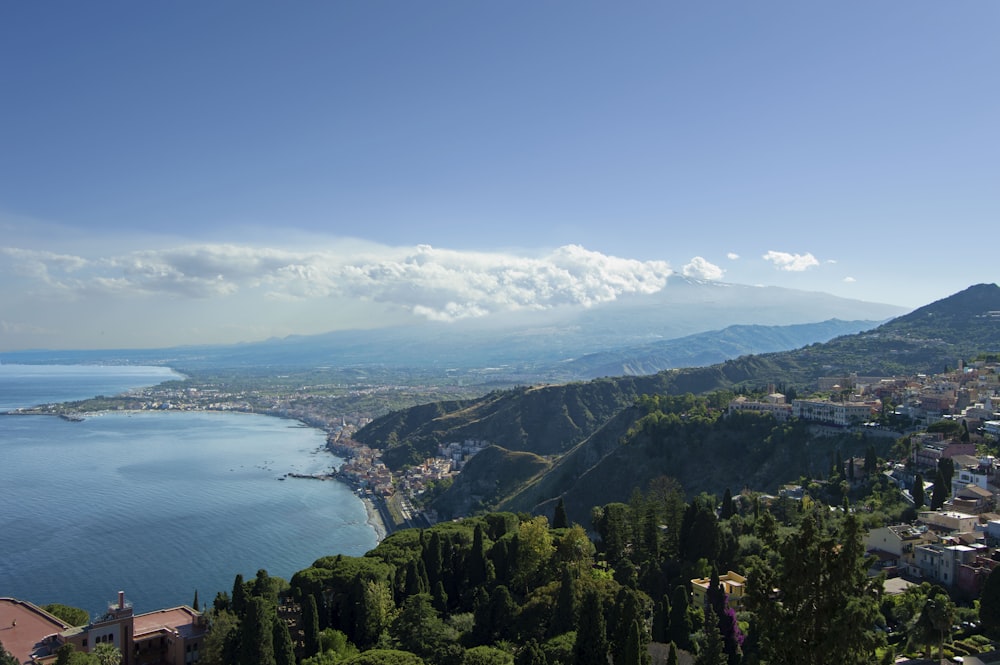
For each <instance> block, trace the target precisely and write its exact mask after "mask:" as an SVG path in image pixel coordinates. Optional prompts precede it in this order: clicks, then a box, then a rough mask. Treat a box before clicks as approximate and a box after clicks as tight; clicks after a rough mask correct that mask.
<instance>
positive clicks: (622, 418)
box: [356, 284, 1000, 519]
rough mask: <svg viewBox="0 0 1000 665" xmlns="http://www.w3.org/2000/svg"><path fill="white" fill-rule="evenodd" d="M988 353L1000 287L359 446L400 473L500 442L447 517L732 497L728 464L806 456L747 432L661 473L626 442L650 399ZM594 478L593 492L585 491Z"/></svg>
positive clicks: (509, 395)
mask: <svg viewBox="0 0 1000 665" xmlns="http://www.w3.org/2000/svg"><path fill="white" fill-rule="evenodd" d="M981 353H993V354H1000V288H998V287H997V286H996V285H995V284H980V285H977V286H973V287H970V288H969V289H966V290H965V291H962V292H960V293H957V294H955V295H953V296H950V297H948V298H945V299H943V300H939V301H937V302H935V303H932V304H930V305H927V306H925V307H921V308H920V309H917V310H915V311H913V312H911V313H910V314H907V315H905V316H901V317H899V318H896V319H894V320H892V321H889V322H887V323H885V324H883V325H881V326H878V327H876V328H874V329H872V330H868V331H865V332H860V333H856V334H851V335H844V336H841V337H837V338H835V339H833V340H831V341H829V342H826V343H823V344H810V345H808V346H805V347H803V348H801V349H797V350H793V351H785V352H780V353H768V354H760V355H747V356H742V357H739V358H735V359H730V360H726V361H725V362H722V363H719V364H715V365H711V366H707V367H699V368H688V369H680V370H669V371H664V372H659V373H657V374H653V375H647V376H621V377H619V378H605V379H597V380H593V381H588V382H574V383H568V384H562V385H549V386H537V387H527V388H520V389H515V390H507V391H498V392H494V393H491V394H489V395H486V396H484V397H482V398H480V399H475V400H466V401H458V402H450V403H441V404H428V405H424V406H421V407H416V408H414V409H409V410H405V411H401V412H397V413H393V414H389V415H387V416H384V417H382V418H378V419H376V420H375V421H374V422H372V423H371V424H370V425H369V426H367V427H365V428H364V429H362V430H361V431H360V432H358V433H357V435H356V438H357V439H358V440H359V441H361V442H363V443H366V444H368V445H370V446H373V447H385V446H386V445H387V444H388V443H389V442H391V446H390V447H389V448H388V449H387V450H386V451H385V453H384V455H383V458H384V459H385V460H386V461H387V463H389V464H390V465H396V466H400V465H405V464H411V463H415V462H417V461H420V460H422V459H423V458H424V457H426V456H429V455H430V454H433V452H434V451H435V450H436V448H437V445H438V444H439V443H445V442H449V441H463V440H466V439H476V440H484V441H489V442H492V443H493V444H494V445H495V446H496V447H495V448H494V449H492V450H491V451H490V454H489V455H488V456H486V457H484V460H486V461H485V462H480V461H479V458H478V456H477V457H476V458H473V460H472V461H471V462H470V463H469V465H468V466H467V467H466V469H465V470H463V471H462V473H461V474H459V476H458V478H457V479H456V481H455V482H454V484H453V485H452V487H451V488H450V489H449V490H448V491H447V492H445V493H444V495H443V496H441V497H439V498H438V499H437V500H436V502H435V506H436V507H437V508H439V509H440V510H441V511H442V513H443V514H444V515H446V516H447V515H456V514H462V513H465V512H468V511H469V510H472V509H476V508H503V509H515V510H538V509H539V507H540V506H542V505H544V504H545V502H546V501H550V500H552V499H553V498H554V497H557V496H566V497H567V498H573V499H574V500H573V501H572V502H570V501H567V506H572V507H575V508H576V509H577V510H585V509H589V506H592V505H602V504H604V503H607V502H608V501H621V500H626V499H627V497H628V494H629V492H630V491H631V489H632V487H634V486H636V483H641V481H643V480H648V479H649V477H650V474H651V473H669V474H671V475H674V474H681V473H684V474H686V475H685V476H684V477H683V478H681V480H682V482H683V483H684V485H685V487H686V488H687V489H689V490H700V489H706V490H709V491H720V490H721V489H722V488H720V487H714V486H712V483H717V482H719V477H720V474H718V473H715V472H717V471H718V469H717V468H716V467H718V466H719V465H720V464H724V465H725V467H726V470H727V472H728V474H729V475H728V476H727V477H726V479H725V480H724V481H723V482H727V483H729V484H731V485H733V486H734V487H736V488H739V487H740V486H742V483H743V482H751V481H754V482H757V483H773V482H776V479H777V478H779V476H782V474H783V476H782V477H783V478H784V479H785V480H787V479H789V478H790V474H792V473H794V472H795V471H796V470H797V469H802V470H804V469H805V467H802V466H801V464H805V463H806V462H804V461H803V460H802V459H800V458H795V457H794V456H795V455H801V453H797V452H795V451H796V448H795V447H794V446H793V447H792V448H788V449H783V450H782V451H781V455H782V457H781V459H780V460H779V459H778V458H774V457H769V456H768V455H767V453H766V451H764V452H763V453H761V451H760V450H758V451H757V452H758V453H759V454H763V457H760V458H759V459H755V461H754V462H753V463H752V464H751V463H749V460H745V459H743V457H742V456H741V455H740V454H737V455H736V456H734V455H733V453H732V452H731V450H729V449H728V448H724V441H725V440H726V437H727V436H728V438H729V439H730V440H731V439H732V437H733V436H737V435H738V433H737V432H730V433H728V434H727V435H725V436H722V435H720V436H719V439H718V442H717V443H718V445H719V446H720V450H723V449H725V450H729V452H727V453H726V456H725V457H724V458H720V457H718V456H713V454H712V449H711V448H710V447H709V448H701V447H698V446H696V447H695V448H694V449H692V448H691V446H690V445H688V446H684V448H685V449H684V450H672V451H668V453H667V457H666V458H665V459H668V460H669V465H668V467H667V468H666V469H665V470H664V468H662V467H661V466H660V463H657V464H656V465H651V460H650V458H649V457H648V455H646V456H643V454H638V453H636V450H638V448H635V447H632V448H629V447H628V446H622V445H621V444H622V442H623V441H624V440H625V437H626V434H627V433H628V432H629V431H630V430H631V429H632V428H633V427H634V426H635V424H636V422H637V420H638V419H639V418H640V417H642V415H643V411H642V410H641V409H639V408H636V407H635V404H636V403H637V400H638V399H639V398H640V396H643V395H681V394H684V393H688V392H690V393H696V394H697V393H705V392H708V391H712V390H718V389H722V388H734V387H737V386H748V387H751V388H761V387H763V386H766V385H768V384H772V383H773V384H779V385H781V384H784V385H795V386H798V387H800V389H808V388H809V386H814V385H815V383H816V380H817V379H818V378H819V377H821V376H837V375H845V374H850V373H857V374H859V375H865V376H889V375H911V374H916V373H934V372H939V371H943V370H944V369H945V368H947V367H950V368H954V367H956V366H957V364H958V362H959V360H962V359H970V358H972V357H974V356H976V355H978V354H981ZM703 443H704V444H705V445H708V444H709V443H710V441H705V442H703ZM677 445H682V444H681V443H678V444H677ZM713 445H715V444H713ZM844 445H845V451H844V452H845V453H847V452H849V450H848V448H849V446H850V445H852V441H851V440H845V442H844ZM758 447H759V442H758ZM747 450H748V451H749V448H748V449H747ZM480 454H483V453H480ZM661 454H663V453H661ZM526 456H527V457H526ZM692 456H695V457H692ZM696 460H700V462H698V463H696ZM712 460H714V461H712ZM793 462H794V463H793ZM796 464H798V465H800V466H796ZM598 469H599V470H598ZM755 474H757V475H755ZM760 474H764V475H760ZM584 481H586V482H587V483H589V484H588V485H586V486H585V485H583V484H581V483H584ZM758 486H759V485H758ZM578 519H580V517H579V516H578Z"/></svg>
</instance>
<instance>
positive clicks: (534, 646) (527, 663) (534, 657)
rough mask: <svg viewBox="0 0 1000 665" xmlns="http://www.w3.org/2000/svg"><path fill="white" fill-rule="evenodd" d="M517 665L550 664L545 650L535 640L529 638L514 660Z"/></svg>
mask: <svg viewBox="0 0 1000 665" xmlns="http://www.w3.org/2000/svg"><path fill="white" fill-rule="evenodd" d="M514 663H515V665H548V660H546V658H545V652H544V651H542V647H541V646H540V645H539V644H538V642H536V641H535V640H528V643H527V644H525V645H524V648H523V649H521V650H520V651H519V652H518V653H517V658H516V659H515V660H514Z"/></svg>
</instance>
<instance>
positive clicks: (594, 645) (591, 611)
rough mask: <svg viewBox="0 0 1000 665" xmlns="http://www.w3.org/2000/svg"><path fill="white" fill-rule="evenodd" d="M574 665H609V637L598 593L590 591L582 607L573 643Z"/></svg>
mask: <svg viewBox="0 0 1000 665" xmlns="http://www.w3.org/2000/svg"><path fill="white" fill-rule="evenodd" d="M573 663H574V665H608V636H607V633H606V631H605V625H604V613H603V612H602V611H601V599H600V596H598V594H597V591H590V592H588V593H587V595H586V596H585V597H584V599H583V605H582V606H581V607H580V620H579V621H578V622H577V626H576V641H575V642H574V643H573Z"/></svg>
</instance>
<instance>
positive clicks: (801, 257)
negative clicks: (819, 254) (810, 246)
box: [761, 249, 819, 272]
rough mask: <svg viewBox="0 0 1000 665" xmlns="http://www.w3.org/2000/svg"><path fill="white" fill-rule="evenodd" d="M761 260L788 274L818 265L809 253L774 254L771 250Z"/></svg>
mask: <svg viewBox="0 0 1000 665" xmlns="http://www.w3.org/2000/svg"><path fill="white" fill-rule="evenodd" d="M761 258H763V259H764V260H765V261H770V262H771V263H773V264H774V266H775V267H776V268H778V269H779V270H787V271H789V272H802V271H803V270H807V269H809V268H812V267H814V266H818V265H819V261H818V260H816V257H815V256H813V255H812V254H810V253H809V252H806V253H805V254H789V253H788V252H776V251H774V250H773V249H772V250H771V251H769V252H768V253H767V254H764V256H763V257H761Z"/></svg>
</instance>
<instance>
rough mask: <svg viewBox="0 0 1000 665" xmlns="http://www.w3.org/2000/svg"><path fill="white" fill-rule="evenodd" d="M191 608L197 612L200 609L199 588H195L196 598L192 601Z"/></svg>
mask: <svg viewBox="0 0 1000 665" xmlns="http://www.w3.org/2000/svg"><path fill="white" fill-rule="evenodd" d="M191 609H192V610H194V611H195V612H198V611H199V609H198V590H197V589H195V590H194V600H192V601H191Z"/></svg>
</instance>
